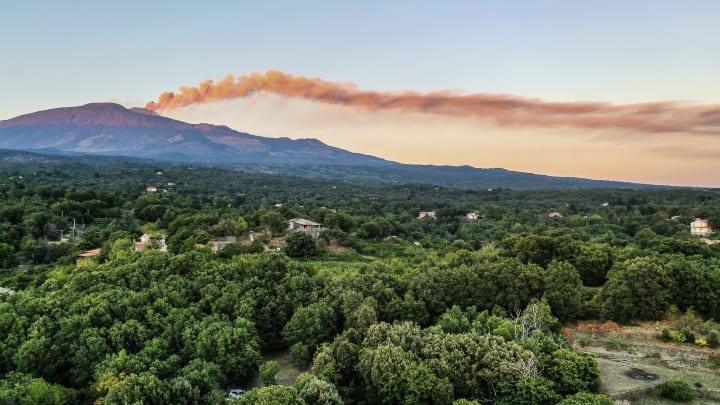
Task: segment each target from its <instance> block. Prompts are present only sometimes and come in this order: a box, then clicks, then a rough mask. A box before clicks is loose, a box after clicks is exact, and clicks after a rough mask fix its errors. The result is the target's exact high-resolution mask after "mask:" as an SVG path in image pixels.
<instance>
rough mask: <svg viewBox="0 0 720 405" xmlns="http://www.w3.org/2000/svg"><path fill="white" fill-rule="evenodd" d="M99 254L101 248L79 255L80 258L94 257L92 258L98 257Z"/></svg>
mask: <svg viewBox="0 0 720 405" xmlns="http://www.w3.org/2000/svg"><path fill="white" fill-rule="evenodd" d="M99 254H100V248H97V249H93V250H88V251H87V252H85V253H80V254H79V255H78V257H92V256H97V255H99Z"/></svg>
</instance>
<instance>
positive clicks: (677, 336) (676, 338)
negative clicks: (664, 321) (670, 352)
mask: <svg viewBox="0 0 720 405" xmlns="http://www.w3.org/2000/svg"><path fill="white" fill-rule="evenodd" d="M670 339H671V340H672V341H673V342H675V343H684V342H685V341H686V340H687V337H685V334H684V333H682V332H680V331H679V330H671V331H670Z"/></svg>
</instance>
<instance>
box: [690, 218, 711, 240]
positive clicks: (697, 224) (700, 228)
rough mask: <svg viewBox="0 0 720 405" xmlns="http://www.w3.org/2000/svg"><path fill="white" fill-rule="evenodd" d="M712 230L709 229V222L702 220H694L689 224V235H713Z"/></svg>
mask: <svg viewBox="0 0 720 405" xmlns="http://www.w3.org/2000/svg"><path fill="white" fill-rule="evenodd" d="M713 232H714V231H713V229H712V228H711V227H710V221H708V220H707V219H703V218H695V220H694V221H692V222H691V223H690V234H691V235H698V236H707V235H710V234H711V233H713Z"/></svg>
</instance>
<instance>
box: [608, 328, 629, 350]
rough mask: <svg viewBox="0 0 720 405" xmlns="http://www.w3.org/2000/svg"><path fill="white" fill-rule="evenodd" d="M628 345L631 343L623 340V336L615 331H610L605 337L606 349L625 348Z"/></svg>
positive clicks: (627, 347)
mask: <svg viewBox="0 0 720 405" xmlns="http://www.w3.org/2000/svg"><path fill="white" fill-rule="evenodd" d="M630 346H632V345H631V344H630V342H628V341H627V340H625V336H623V335H620V334H618V333H615V332H610V334H609V335H608V336H607V338H606V339H605V348H606V349H608V350H627V349H629V348H630Z"/></svg>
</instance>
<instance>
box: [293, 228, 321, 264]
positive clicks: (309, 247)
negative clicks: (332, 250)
mask: <svg viewBox="0 0 720 405" xmlns="http://www.w3.org/2000/svg"><path fill="white" fill-rule="evenodd" d="M285 243H286V246H285V254H287V255H288V256H290V257H294V258H308V257H311V256H315V255H316V254H317V252H318V247H317V243H316V242H315V239H314V238H313V237H312V236H310V234H309V233H307V232H293V233H291V234H290V235H288V237H287V238H286V239H285Z"/></svg>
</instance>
